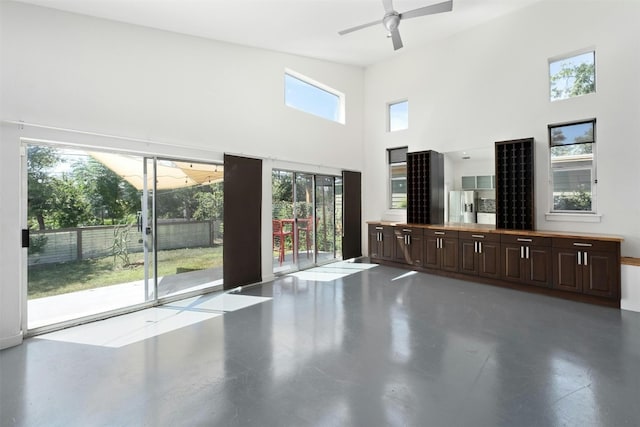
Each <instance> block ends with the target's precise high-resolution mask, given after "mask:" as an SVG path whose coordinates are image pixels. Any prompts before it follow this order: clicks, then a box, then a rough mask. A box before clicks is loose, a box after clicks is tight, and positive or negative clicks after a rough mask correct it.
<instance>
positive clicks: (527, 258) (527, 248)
mask: <svg viewBox="0 0 640 427" xmlns="http://www.w3.org/2000/svg"><path fill="white" fill-rule="evenodd" d="M527 259H529V246H527Z"/></svg>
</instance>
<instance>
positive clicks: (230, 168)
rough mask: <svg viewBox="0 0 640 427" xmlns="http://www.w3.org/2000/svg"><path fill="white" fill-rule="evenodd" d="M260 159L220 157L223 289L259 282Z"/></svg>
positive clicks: (260, 268)
mask: <svg viewBox="0 0 640 427" xmlns="http://www.w3.org/2000/svg"><path fill="white" fill-rule="evenodd" d="M261 223H262V160H259V159H249V158H246V157H238V156H231V155H227V154H225V156H224V247H223V250H222V253H223V262H224V267H223V269H224V272H223V279H224V289H232V288H235V287H236V286H241V285H246V284H250V283H257V282H260V281H262V257H261V251H260V250H261V245H260V242H261V238H262V231H261V230H262V227H261Z"/></svg>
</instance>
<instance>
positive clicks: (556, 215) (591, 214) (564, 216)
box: [545, 117, 602, 222]
mask: <svg viewBox="0 0 640 427" xmlns="http://www.w3.org/2000/svg"><path fill="white" fill-rule="evenodd" d="M590 121H593V158H592V159H591V210H590V211H581V212H579V211H575V212H571V211H554V210H553V171H554V169H553V163H552V162H551V145H550V143H551V140H550V139H549V141H548V143H547V144H548V145H547V153H549V183H548V187H547V188H548V190H549V199H548V201H549V212H548V213H546V214H545V217H546V219H547V221H575V222H600V219H601V218H602V215H600V214H598V170H597V167H598V163H597V161H596V159H597V157H598V144H597V141H598V128H597V127H596V123H597V120H596V118H595V117H592V118H589V119H584V120H575V121H571V122H563V123H554V124H552V125H549V126H551V127H562V126H567V125H572V124H578V123H586V122H590ZM550 132H551V128H550V127H548V135H549V136H548V138H551V136H550V135H551V133H550ZM589 218H590V219H589ZM596 218H597V219H596Z"/></svg>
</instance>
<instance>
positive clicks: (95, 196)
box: [73, 158, 140, 224]
mask: <svg viewBox="0 0 640 427" xmlns="http://www.w3.org/2000/svg"><path fill="white" fill-rule="evenodd" d="M73 177H74V180H75V181H76V184H77V186H78V188H79V189H81V190H82V192H83V193H84V194H85V195H86V197H87V199H88V201H89V203H90V204H91V210H92V212H93V214H94V216H95V218H96V219H95V221H96V222H97V221H99V222H100V223H102V224H104V216H105V214H106V216H107V217H108V218H110V219H111V223H112V224H115V223H118V222H126V221H127V218H128V217H130V216H134V215H135V214H136V212H137V211H139V210H140V192H139V191H138V190H136V189H135V187H133V186H132V185H131V184H129V183H128V182H127V181H125V180H124V179H123V178H121V177H120V176H119V175H117V174H116V173H115V172H113V171H112V170H111V169H109V168H107V167H106V166H105V165H103V164H102V163H100V162H98V161H97V160H95V159H93V158H89V159H87V160H82V161H79V162H76V163H75V164H74V170H73Z"/></svg>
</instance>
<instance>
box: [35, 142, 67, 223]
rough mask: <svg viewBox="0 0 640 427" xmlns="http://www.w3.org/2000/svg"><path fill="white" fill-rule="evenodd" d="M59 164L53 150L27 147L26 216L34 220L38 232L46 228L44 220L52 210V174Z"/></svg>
mask: <svg viewBox="0 0 640 427" xmlns="http://www.w3.org/2000/svg"><path fill="white" fill-rule="evenodd" d="M61 162H62V159H61V157H60V155H59V154H58V152H57V151H56V150H55V149H54V148H51V147H46V146H39V145H30V146H28V147H27V185H28V204H29V207H28V216H29V218H32V219H35V221H36V222H37V224H38V229H40V230H44V229H45V228H46V218H47V216H48V215H49V213H50V212H51V209H52V199H51V195H52V194H53V192H54V185H55V181H56V178H55V177H53V176H52V172H53V169H54V168H55V167H56V166H58V165H59V164H60V163H61Z"/></svg>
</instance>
